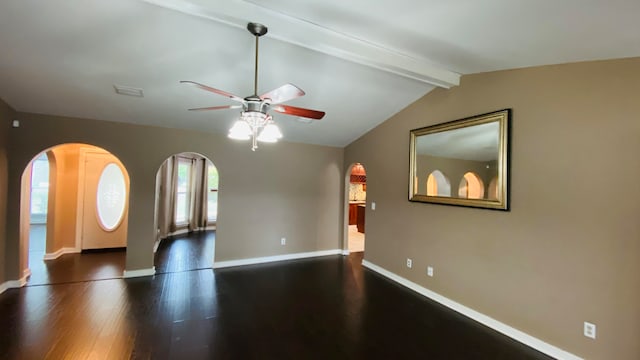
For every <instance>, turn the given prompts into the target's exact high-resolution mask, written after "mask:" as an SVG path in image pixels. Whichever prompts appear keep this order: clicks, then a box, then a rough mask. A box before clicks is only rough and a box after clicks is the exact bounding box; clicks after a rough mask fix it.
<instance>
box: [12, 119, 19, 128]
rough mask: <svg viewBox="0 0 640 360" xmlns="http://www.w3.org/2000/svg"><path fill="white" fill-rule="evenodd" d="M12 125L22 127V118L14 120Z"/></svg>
mask: <svg viewBox="0 0 640 360" xmlns="http://www.w3.org/2000/svg"><path fill="white" fill-rule="evenodd" d="M11 125H12V126H13V127H15V128H17V127H20V120H13V123H12V124H11Z"/></svg>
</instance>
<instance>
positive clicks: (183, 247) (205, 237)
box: [154, 230, 216, 274]
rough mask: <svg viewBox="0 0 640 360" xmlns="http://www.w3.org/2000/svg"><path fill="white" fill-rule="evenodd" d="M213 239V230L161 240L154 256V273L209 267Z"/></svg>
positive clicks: (211, 260)
mask: <svg viewBox="0 0 640 360" xmlns="http://www.w3.org/2000/svg"><path fill="white" fill-rule="evenodd" d="M215 241H216V232H215V230H207V231H198V232H193V233H190V234H184V235H175V236H170V237H168V238H166V239H164V240H162V241H161V242H160V246H158V250H157V251H156V254H155V258H154V265H155V267H156V274H163V273H168V272H178V271H187V270H198V269H210V268H211V267H212V266H213V254H214V247H215Z"/></svg>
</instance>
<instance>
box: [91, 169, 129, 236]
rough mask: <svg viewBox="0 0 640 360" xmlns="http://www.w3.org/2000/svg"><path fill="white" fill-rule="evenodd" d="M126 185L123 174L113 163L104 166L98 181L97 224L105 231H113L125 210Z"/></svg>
mask: <svg viewBox="0 0 640 360" xmlns="http://www.w3.org/2000/svg"><path fill="white" fill-rule="evenodd" d="M126 192H127V189H126V185H125V179H124V174H123V173H122V170H120V167H119V166H118V165H116V164H114V163H110V164H108V165H107V166H105V168H104V170H102V174H101V175H100V180H98V194H97V196H98V199H97V207H98V211H97V213H98V222H99V223H100V225H102V227H103V228H104V229H105V230H108V231H110V230H114V229H115V228H116V227H117V226H118V225H119V224H120V221H121V220H122V216H123V215H124V210H125V205H126V204H125V200H126V197H127V196H126V195H127V194H126Z"/></svg>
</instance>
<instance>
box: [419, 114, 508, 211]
mask: <svg viewBox="0 0 640 360" xmlns="http://www.w3.org/2000/svg"><path fill="white" fill-rule="evenodd" d="M508 115H509V112H508V110H503V111H501V112H496V113H492V114H486V115H481V116H478V117H474V118H470V119H463V120H458V121H454V122H450V123H445V124H440V125H435V126H431V127H426V128H421V129H416V130H412V131H411V149H412V153H411V159H412V174H411V177H410V179H411V180H412V181H411V182H412V184H411V185H412V187H411V190H412V191H411V194H410V200H412V201H425V202H439V203H447V204H453V205H464V206H475V207H490V208H497V209H506V175H507V171H506V159H507V158H506V157H507V153H506V145H507V144H506V142H507V125H508Z"/></svg>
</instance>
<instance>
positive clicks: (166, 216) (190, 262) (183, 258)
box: [153, 152, 219, 273]
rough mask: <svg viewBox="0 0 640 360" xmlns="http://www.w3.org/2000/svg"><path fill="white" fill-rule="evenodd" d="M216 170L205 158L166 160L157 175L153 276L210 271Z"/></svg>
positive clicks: (184, 155) (178, 156)
mask: <svg viewBox="0 0 640 360" xmlns="http://www.w3.org/2000/svg"><path fill="white" fill-rule="evenodd" d="M218 184H219V174H218V169H217V168H216V166H215V165H214V164H213V162H212V161H211V160H209V159H208V158H207V157H206V156H204V155H201V154H197V153H192V152H184V153H179V154H175V155H172V156H170V157H169V158H167V159H166V160H165V161H164V162H163V163H162V165H160V168H159V169H158V172H157V174H156V206H155V209H156V212H155V217H154V223H155V229H156V242H155V246H154V249H153V251H154V266H155V270H156V273H166V272H176V271H186V270H195V269H203V268H211V267H212V266H213V259H214V255H215V252H214V249H215V229H216V223H217V218H218Z"/></svg>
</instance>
